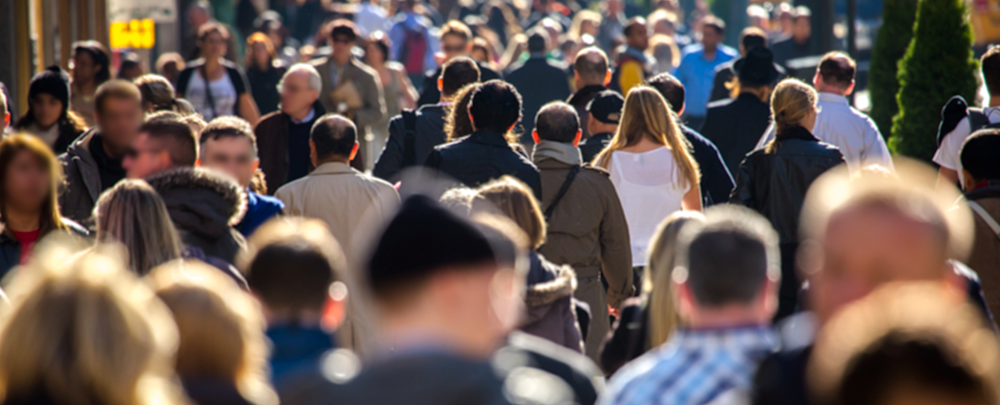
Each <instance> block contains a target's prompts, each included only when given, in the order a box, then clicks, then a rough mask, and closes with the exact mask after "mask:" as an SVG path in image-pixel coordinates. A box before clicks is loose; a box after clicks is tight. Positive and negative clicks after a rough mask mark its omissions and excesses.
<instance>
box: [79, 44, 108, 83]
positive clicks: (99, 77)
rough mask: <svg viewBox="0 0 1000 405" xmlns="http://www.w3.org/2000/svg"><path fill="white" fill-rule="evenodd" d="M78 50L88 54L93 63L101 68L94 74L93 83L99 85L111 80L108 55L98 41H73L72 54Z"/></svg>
mask: <svg viewBox="0 0 1000 405" xmlns="http://www.w3.org/2000/svg"><path fill="white" fill-rule="evenodd" d="M80 52H83V53H86V54H87V55H90V59H93V60H94V64H95V65H101V68H100V69H99V70H98V71H97V74H96V75H94V84H96V85H97V86H100V85H101V84H104V82H106V81H108V80H111V59H110V58H109V57H108V50H107V49H106V48H104V45H102V44H101V43H100V42H97V41H94V40H88V41H79V42H74V43H73V55H76V54H78V53H80Z"/></svg>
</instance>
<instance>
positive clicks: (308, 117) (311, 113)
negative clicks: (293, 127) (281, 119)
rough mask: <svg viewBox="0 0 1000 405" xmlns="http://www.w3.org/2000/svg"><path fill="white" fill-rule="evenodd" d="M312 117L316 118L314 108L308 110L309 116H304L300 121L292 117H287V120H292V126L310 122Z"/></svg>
mask: <svg viewBox="0 0 1000 405" xmlns="http://www.w3.org/2000/svg"><path fill="white" fill-rule="evenodd" d="M314 117H316V109H315V108H310V109H309V114H306V116H305V117H303V118H302V119H301V120H297V119H295V118H294V117H292V116H291V115H289V116H288V119H290V120H292V123H293V124H301V123H303V122H309V121H312V119H313V118H314Z"/></svg>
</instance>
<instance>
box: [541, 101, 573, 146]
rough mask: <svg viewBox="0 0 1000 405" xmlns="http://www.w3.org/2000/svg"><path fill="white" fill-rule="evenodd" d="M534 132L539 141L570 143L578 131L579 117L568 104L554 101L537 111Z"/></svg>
mask: <svg viewBox="0 0 1000 405" xmlns="http://www.w3.org/2000/svg"><path fill="white" fill-rule="evenodd" d="M535 131H538V138H539V139H544V140H549V141H555V142H562V143H570V142H573V140H574V139H576V134H577V133H578V132H579V131H580V117H579V116H578V115H577V114H576V109H575V108H573V107H572V106H570V105H569V104H566V103H564V102H562V101H554V102H551V103H548V104H546V105H545V106H543V107H542V108H541V109H540V110H538V115H536V116H535Z"/></svg>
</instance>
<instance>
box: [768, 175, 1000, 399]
mask: <svg viewBox="0 0 1000 405" xmlns="http://www.w3.org/2000/svg"><path fill="white" fill-rule="evenodd" d="M897 164H898V165H897V169H898V173H896V174H895V175H893V174H892V173H890V172H888V171H887V170H884V169H879V170H873V169H863V170H861V171H857V172H855V173H854V174H853V176H852V175H850V174H849V173H848V172H849V171H848V169H847V168H846V167H840V168H838V169H834V170H831V171H829V172H827V173H826V174H824V175H823V176H822V177H820V178H819V179H817V180H816V181H815V182H814V183H813V185H812V186H811V187H810V189H809V193H808V195H807V197H806V201H805V206H804V207H803V212H802V221H801V225H802V226H801V235H800V237H801V238H802V239H803V243H802V248H801V249H800V251H799V252H798V262H797V264H798V266H797V267H798V269H799V271H800V272H801V278H802V279H803V280H805V281H806V283H805V285H807V286H808V287H807V288H808V289H807V291H806V292H805V293H804V294H805V298H806V299H805V300H804V301H803V303H804V305H805V308H804V309H805V310H807V311H809V312H807V313H803V314H798V315H795V316H793V317H792V318H789V319H788V320H787V321H785V323H784V327H783V329H784V331H783V332H782V334H781V335H782V336H784V337H785V338H786V341H785V342H784V344H783V349H782V351H781V352H778V353H775V354H774V355H772V356H771V357H769V358H768V359H767V360H765V361H764V363H762V365H761V367H760V369H759V370H758V376H757V378H756V380H757V382H756V384H757V386H756V387H755V388H754V390H753V391H754V392H755V393H756V394H755V395H756V398H755V401H754V403H759V404H789V405H791V404H809V403H811V402H810V401H808V399H807V396H806V385H805V370H806V367H807V364H808V362H809V358H810V354H811V351H812V336H813V335H814V334H815V333H816V331H817V330H820V329H822V328H823V327H824V325H825V324H826V323H827V322H828V321H829V320H830V319H831V318H832V317H833V316H834V315H835V314H836V313H838V312H839V311H840V310H842V309H843V308H844V307H846V306H847V305H848V304H850V303H852V302H854V301H857V300H859V299H861V298H864V297H865V296H867V295H868V294H870V293H871V292H873V291H875V290H877V289H878V288H879V287H881V286H884V285H886V284H889V283H894V282H933V283H938V284H939V285H940V286H941V288H944V289H948V290H952V291H954V292H956V294H954V296H955V297H959V299H963V298H964V297H967V299H969V300H970V301H971V302H972V303H974V304H975V305H976V306H977V307H979V308H980V309H982V313H983V315H984V318H985V319H986V320H987V321H988V322H990V323H992V321H991V316H990V314H989V310H988V309H987V308H986V306H985V303H984V301H983V299H982V291H981V289H980V287H979V282H978V279H977V278H976V277H975V275H974V273H972V272H971V271H969V270H968V269H967V268H965V267H964V266H962V265H961V264H958V263H957V262H955V261H951V260H949V259H957V260H962V259H964V257H965V256H966V255H967V254H968V251H969V244H970V240H971V232H972V218H971V214H970V212H969V210H968V208H965V207H956V208H952V202H953V201H955V200H956V199H958V196H959V195H958V191H957V190H956V189H955V188H951V189H942V190H937V189H935V188H934V180H935V178H936V177H935V176H936V174H935V173H934V171H933V170H932V169H930V168H929V167H927V166H924V165H923V164H919V163H915V162H911V161H906V160H900V161H897Z"/></svg>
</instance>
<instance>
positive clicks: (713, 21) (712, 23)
mask: <svg viewBox="0 0 1000 405" xmlns="http://www.w3.org/2000/svg"><path fill="white" fill-rule="evenodd" d="M701 24H702V25H703V26H705V27H712V28H714V29H715V32H717V33H719V35H722V34H724V33H725V32H726V22H725V21H722V20H720V19H719V18H718V17H716V16H714V15H707V16H705V19H704V20H702V23H701Z"/></svg>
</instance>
